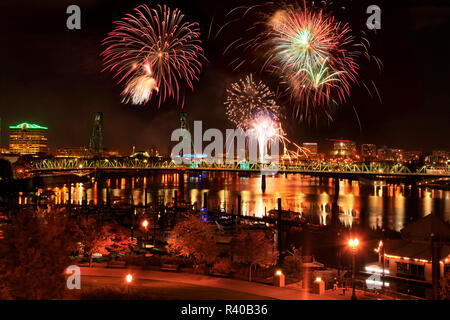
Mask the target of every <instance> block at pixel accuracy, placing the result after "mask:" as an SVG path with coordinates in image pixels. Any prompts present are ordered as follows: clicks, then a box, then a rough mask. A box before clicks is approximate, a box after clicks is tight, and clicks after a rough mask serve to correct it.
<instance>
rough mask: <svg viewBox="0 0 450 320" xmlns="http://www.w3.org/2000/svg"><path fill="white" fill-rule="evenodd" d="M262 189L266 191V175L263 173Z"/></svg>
mask: <svg viewBox="0 0 450 320" xmlns="http://www.w3.org/2000/svg"><path fill="white" fill-rule="evenodd" d="M261 190H262V192H263V193H264V192H265V191H266V175H265V174H262V175H261Z"/></svg>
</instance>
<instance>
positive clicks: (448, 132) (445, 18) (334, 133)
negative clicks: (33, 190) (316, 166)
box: [0, 0, 450, 152]
mask: <svg viewBox="0 0 450 320" xmlns="http://www.w3.org/2000/svg"><path fill="white" fill-rule="evenodd" d="M336 2H339V1H336ZM342 2H343V3H344V2H345V3H344V4H343V5H345V6H347V11H348V12H349V13H348V17H349V19H350V22H351V23H352V27H353V29H355V26H356V27H362V26H364V24H365V21H366V19H367V14H366V13H365V8H366V7H367V5H368V4H378V5H379V6H380V7H381V9H382V11H383V12H382V29H381V30H378V31H377V33H376V34H370V39H371V40H372V41H371V43H372V47H371V50H372V52H373V53H374V54H375V55H377V56H378V57H380V58H381V60H382V61H383V63H384V69H383V70H382V72H381V73H380V74H378V73H376V72H375V71H374V70H372V69H369V68H368V69H365V70H362V75H363V76H364V75H365V76H367V75H370V77H371V78H373V79H374V80H375V83H376V85H377V87H378V90H379V92H380V95H381V97H382V103H380V102H379V101H378V99H377V98H376V97H373V98H371V97H370V95H369V94H368V93H367V92H366V93H365V94H364V93H363V91H362V90H360V89H357V88H355V90H354V92H353V93H352V97H351V98H350V102H349V103H348V104H346V105H343V106H342V107H341V108H340V110H339V112H337V113H336V115H335V120H334V122H333V123H330V124H319V126H315V125H311V124H308V123H299V122H298V121H296V120H295V119H287V120H286V123H285V124H284V127H285V128H287V130H288V132H289V134H290V135H291V136H292V137H293V140H295V141H297V142H299V143H301V142H304V141H318V142H319V143H320V142H323V141H324V139H326V138H340V137H342V138H348V139H352V140H356V141H357V142H358V143H375V144H377V145H379V146H382V145H388V146H392V147H394V146H395V147H401V148H405V149H409V150H414V149H423V150H425V151H431V150H433V149H447V150H450V129H449V119H450V117H449V115H450V112H449V107H450V93H449V91H450V80H449V75H450V64H449V62H448V58H449V57H450V42H449V41H448V39H449V38H448V26H449V25H450V3H448V2H447V5H443V4H439V3H440V2H445V1H423V2H421V1H411V2H407V1H379V0H375V1H370V2H365V1H355V0H354V1H353V2H352V1H349V0H345V1H342ZM393 2H395V3H396V5H395V7H394V6H393V4H392V3H393ZM142 3H147V4H149V5H153V4H157V3H160V2H158V1H144V0H138V1H135V0H69V1H67V0H40V1H23V0H15V1H9V0H3V1H2V2H1V3H0V21H1V22H0V27H1V28H0V30H1V34H0V36H1V38H2V41H1V43H2V45H1V47H2V49H1V50H0V63H1V68H0V81H1V83H0V90H1V92H0V106H1V109H0V117H1V118H2V140H1V142H2V146H5V147H7V135H6V134H5V133H6V132H7V126H8V125H11V124H17V123H20V122H23V121H27V122H36V123H39V124H42V125H46V126H48V127H49V129H50V130H49V145H50V147H51V148H52V150H55V148H57V147H65V146H66V147H75V146H83V145H86V144H87V142H88V139H89V133H90V130H91V126H92V121H93V117H94V115H95V113H96V112H97V111H102V112H103V114H104V129H105V138H104V144H105V146H106V147H109V148H111V149H119V150H121V151H130V150H131V148H132V146H136V148H137V149H146V148H148V147H149V146H151V145H154V144H155V145H158V146H159V147H160V149H161V151H163V152H167V150H168V145H169V144H168V140H169V139H170V133H171V132H172V130H173V129H175V128H176V127H177V126H178V116H179V112H180V111H181V110H180V107H177V106H176V105H175V104H174V103H170V102H168V103H165V104H163V105H162V106H161V108H160V109H158V107H157V103H156V99H155V100H152V101H150V102H149V103H148V104H147V105H146V106H133V105H126V104H122V103H121V102H120V91H121V87H119V86H117V85H116V84H115V83H114V82H113V80H112V74H111V73H109V72H103V73H102V72H101V68H102V63H101V58H100V57H99V54H100V52H101V49H102V48H101V45H100V43H101V40H102V39H103V38H104V37H105V36H106V34H107V33H108V32H109V31H111V30H112V28H113V24H112V23H113V21H116V20H118V19H120V18H121V17H122V16H123V15H124V14H125V13H128V12H131V11H132V9H133V8H134V7H136V6H137V5H139V4H142ZM165 3H166V4H168V5H169V6H171V7H178V8H180V9H181V10H182V11H184V12H185V13H186V16H187V17H188V20H189V21H198V22H200V27H201V31H202V34H203V35H204V36H203V47H204V48H205V52H206V56H207V58H208V62H207V63H206V64H205V66H204V69H203V72H202V74H201V77H200V82H199V83H198V84H197V85H196V87H195V92H194V93H188V94H187V96H186V105H185V107H184V111H186V112H187V113H188V115H189V119H190V120H191V121H193V120H203V125H204V128H208V127H217V128H220V129H225V128H227V127H228V128H231V124H230V123H228V122H227V121H226V120H225V108H224V105H223V101H224V100H225V88H226V86H227V85H228V84H230V83H231V82H232V81H235V80H237V79H239V78H240V77H241V76H243V73H239V72H232V70H231V68H229V67H228V63H229V62H230V61H231V60H232V59H230V57H223V56H222V54H221V52H222V51H223V49H224V48H225V45H226V41H227V40H228V39H232V37H233V36H235V34H239V32H242V29H239V28H237V29H236V30H232V31H231V32H229V33H228V34H225V35H224V38H223V41H222V40H221V38H219V39H218V40H215V41H208V39H207V37H206V34H207V33H208V29H209V26H210V21H211V18H212V17H213V16H214V15H215V16H216V17H217V18H216V19H217V21H219V20H220V17H223V15H224V12H225V11H226V10H228V9H230V8H233V7H235V6H237V5H241V4H246V3H248V1H245V0H241V1H237V0H233V1H227V2H226V4H225V3H224V4H218V3H217V2H216V1H211V0H209V1H205V0H191V1H186V0H177V1H176V0H172V1H166V2H165ZM349 3H350V4H349ZM70 4H77V5H79V6H80V7H81V10H82V13H81V18H82V29H81V30H68V29H67V28H66V19H67V16H68V15H67V14H66V8H67V6H68V5H70ZM366 31H367V30H366ZM262 79H263V80H265V79H264V78H262ZM352 105H353V106H355V109H356V110H357V113H358V115H359V118H360V121H361V128H360V126H359V124H358V120H357V118H356V115H355V112H354V111H353V108H352ZM288 107H289V106H288Z"/></svg>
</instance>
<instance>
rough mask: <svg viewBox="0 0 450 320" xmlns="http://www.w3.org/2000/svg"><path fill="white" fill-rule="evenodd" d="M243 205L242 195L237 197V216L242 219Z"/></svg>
mask: <svg viewBox="0 0 450 320" xmlns="http://www.w3.org/2000/svg"><path fill="white" fill-rule="evenodd" d="M241 205H242V199H241V195H240V194H238V196H237V215H238V216H239V217H240V216H241V215H242V212H241V211H242V209H241Z"/></svg>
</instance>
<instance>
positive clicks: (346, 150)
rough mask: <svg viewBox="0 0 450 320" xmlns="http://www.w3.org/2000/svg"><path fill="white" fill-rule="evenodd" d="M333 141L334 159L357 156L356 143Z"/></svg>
mask: <svg viewBox="0 0 450 320" xmlns="http://www.w3.org/2000/svg"><path fill="white" fill-rule="evenodd" d="M330 141H333V150H331V152H330V155H331V156H332V157H333V158H353V157H355V156H356V143H355V142H354V141H350V140H334V139H333V140H330Z"/></svg>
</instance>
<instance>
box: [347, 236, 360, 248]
mask: <svg viewBox="0 0 450 320" xmlns="http://www.w3.org/2000/svg"><path fill="white" fill-rule="evenodd" d="M348 245H349V247H350V248H352V249H353V250H356V249H358V246H359V240H358V238H355V239H350V240H348Z"/></svg>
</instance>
